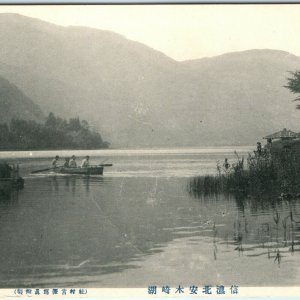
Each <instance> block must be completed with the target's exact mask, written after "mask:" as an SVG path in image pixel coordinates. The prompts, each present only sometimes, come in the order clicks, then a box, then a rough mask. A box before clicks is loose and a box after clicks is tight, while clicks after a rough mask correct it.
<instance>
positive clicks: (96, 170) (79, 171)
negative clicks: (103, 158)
mask: <svg viewBox="0 0 300 300" xmlns="http://www.w3.org/2000/svg"><path fill="white" fill-rule="evenodd" d="M103 169H104V167H103V166H89V167H86V168H81V167H76V168H65V167H60V168H56V169H54V170H53V171H54V172H56V173H60V174H74V175H103Z"/></svg>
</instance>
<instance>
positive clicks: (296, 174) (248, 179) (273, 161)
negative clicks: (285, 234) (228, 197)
mask: <svg viewBox="0 0 300 300" xmlns="http://www.w3.org/2000/svg"><path fill="white" fill-rule="evenodd" d="M235 154H236V161H235V162H234V163H233V164H232V165H230V164H229V163H228V161H227V159H226V160H225V163H224V164H223V165H221V164H220V162H217V173H216V175H206V176H197V177H194V178H192V179H191V181H190V183H189V190H190V192H191V193H194V194H199V193H200V194H213V193H220V192H222V193H244V194H246V195H249V194H252V195H254V196H255V195H262V194H274V193H277V195H278V196H279V195H281V197H282V198H286V199H289V198H292V197H300V193H299V192H300V158H298V157H297V156H295V155H293V154H291V153H289V152H287V153H284V152H283V153H274V154H272V155H270V154H264V155H258V154H257V152H253V153H249V154H248V157H247V159H246V161H245V160H244V158H240V157H239V156H238V154H237V153H236V152H235ZM297 193H298V194H297Z"/></svg>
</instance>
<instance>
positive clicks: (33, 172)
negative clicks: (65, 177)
mask: <svg viewBox="0 0 300 300" xmlns="http://www.w3.org/2000/svg"><path fill="white" fill-rule="evenodd" d="M57 168H60V167H55V168H47V169H42V170H35V171H32V172H31V174H36V173H40V172H45V171H50V170H54V169H57Z"/></svg>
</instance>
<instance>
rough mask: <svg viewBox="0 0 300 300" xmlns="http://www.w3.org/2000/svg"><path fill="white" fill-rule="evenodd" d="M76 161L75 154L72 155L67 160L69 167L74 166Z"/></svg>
mask: <svg viewBox="0 0 300 300" xmlns="http://www.w3.org/2000/svg"><path fill="white" fill-rule="evenodd" d="M76 167H77V163H76V156H75V155H72V157H71V159H70V161H69V168H76Z"/></svg>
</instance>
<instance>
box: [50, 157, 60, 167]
mask: <svg viewBox="0 0 300 300" xmlns="http://www.w3.org/2000/svg"><path fill="white" fill-rule="evenodd" d="M58 160H59V156H58V155H56V156H55V157H54V159H53V160H52V168H57V167H58V166H57V163H58Z"/></svg>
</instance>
